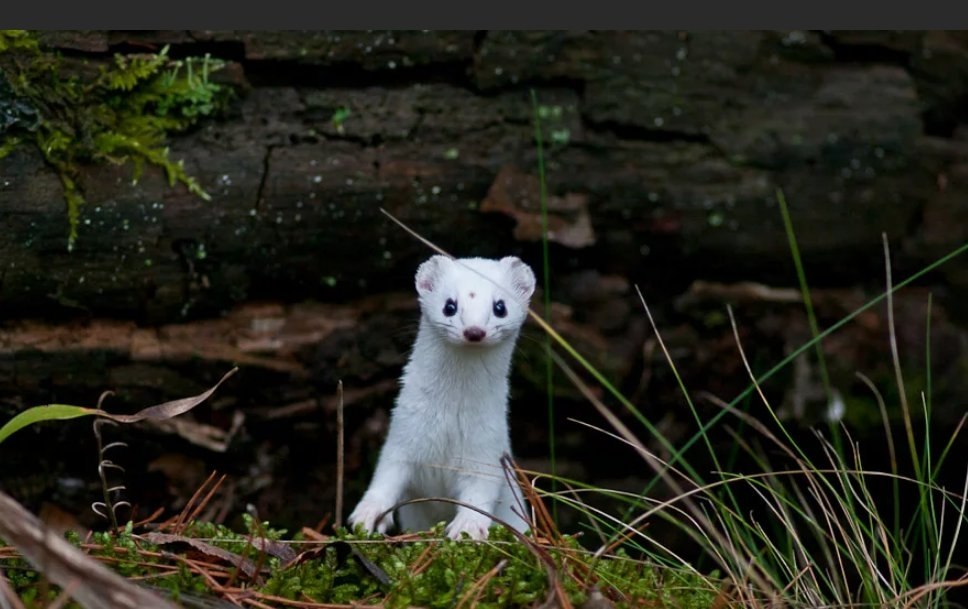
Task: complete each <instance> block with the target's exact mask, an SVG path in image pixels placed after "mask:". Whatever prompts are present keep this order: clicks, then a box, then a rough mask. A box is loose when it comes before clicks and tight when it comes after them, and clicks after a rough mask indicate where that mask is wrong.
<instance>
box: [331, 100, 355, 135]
mask: <svg viewBox="0 0 968 609" xmlns="http://www.w3.org/2000/svg"><path fill="white" fill-rule="evenodd" d="M351 114H352V112H351V111H350V109H349V108H347V107H345V106H340V107H339V108H337V109H336V110H334V111H333V116H331V117H330V119H329V122H330V123H332V124H333V127H335V128H336V132H337V133H339V134H340V135H342V134H343V123H345V122H346V119H348V118H349V117H350V115H351Z"/></svg>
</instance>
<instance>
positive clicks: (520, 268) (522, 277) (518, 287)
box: [501, 256, 535, 300]
mask: <svg viewBox="0 0 968 609" xmlns="http://www.w3.org/2000/svg"><path fill="white" fill-rule="evenodd" d="M501 266H503V267H504V269H505V272H506V273H507V276H508V279H509V280H510V287H511V289H512V290H513V291H514V293H515V294H517V295H518V296H519V297H520V298H522V299H523V300H528V299H529V298H531V295H532V294H534V284H535V279H534V271H532V270H531V267H530V266H528V265H527V264H525V263H524V261H523V260H521V259H520V258H518V257H517V256H505V257H504V258H501Z"/></svg>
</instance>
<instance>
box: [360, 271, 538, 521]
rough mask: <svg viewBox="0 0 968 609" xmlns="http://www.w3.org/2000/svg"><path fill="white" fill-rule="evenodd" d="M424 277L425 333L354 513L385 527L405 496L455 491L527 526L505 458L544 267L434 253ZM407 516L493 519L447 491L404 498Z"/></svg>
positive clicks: (402, 513)
mask: <svg viewBox="0 0 968 609" xmlns="http://www.w3.org/2000/svg"><path fill="white" fill-rule="evenodd" d="M416 287H417V294H418V295H419V301H420V312H421V315H420V327H419V329H418V331H417V339H416V341H415V342H414V345H413V351H412V352H411V354H410V360H409V362H408V363H407V365H406V366H405V367H404V369H403V376H402V377H401V379H400V384H401V388H400V394H399V395H398V396H397V401H396V406H395V407H394V409H393V412H392V414H391V418H390V430H389V432H388V435H387V439H386V442H385V444H384V445H383V450H382V451H381V453H380V458H379V461H378V462H377V466H376V471H375V472H374V474H373V480H372V481H371V482H370V486H369V488H368V489H367V491H366V493H365V494H364V495H363V498H362V499H361V500H360V502H359V504H357V506H356V509H354V510H353V513H352V514H351V515H350V518H349V522H350V524H351V525H356V524H360V525H362V526H363V528H365V529H366V530H367V531H373V530H376V531H379V532H381V533H385V532H386V530H387V528H388V527H389V526H391V525H392V524H393V516H392V514H387V515H386V516H385V517H384V518H383V519H382V520H380V521H379V522H377V519H378V518H379V517H380V516H381V514H383V513H384V512H385V511H386V510H388V509H390V508H391V507H393V506H394V505H395V504H396V503H398V502H399V501H403V500H407V499H416V498H419V497H448V498H452V499H457V500H459V501H462V502H465V503H468V504H470V505H473V506H476V507H478V508H480V509H481V510H483V511H485V512H487V513H489V514H493V515H494V516H496V517H497V518H500V519H501V520H504V521H505V522H508V523H509V524H510V525H511V526H513V527H514V528H515V529H517V530H519V531H522V532H523V531H525V530H526V529H527V528H528V524H527V522H526V521H525V520H524V519H523V518H522V517H521V515H519V514H520V513H522V512H523V510H524V509H525V503H524V501H523V499H522V497H521V492H520V489H519V488H518V487H517V485H516V483H511V484H509V482H508V479H507V477H506V476H505V474H504V471H503V469H502V467H501V463H500V459H501V456H502V455H503V454H505V453H508V454H510V452H511V446H510V437H509V434H508V373H509V372H510V368H511V355H512V353H513V351H514V345H515V343H516V342H517V338H518V334H519V332H520V330H521V325H522V324H523V323H524V321H525V319H526V318H527V307H528V301H529V299H530V298H531V294H532V293H534V288H535V278H534V273H533V272H532V271H531V267H529V266H528V265H527V264H525V263H524V262H522V261H521V260H520V259H519V258H516V257H514V256H508V257H505V258H502V259H500V260H487V259H484V258H462V259H456V260H454V259H451V258H448V257H445V256H433V257H431V258H430V259H429V260H427V261H426V262H424V263H423V264H421V265H420V267H419V268H418V269H417V276H416ZM512 478H513V477H512ZM398 517H399V522H400V526H401V528H403V529H406V530H426V529H428V528H430V527H431V526H433V525H434V524H436V523H438V522H440V521H449V524H448V525H447V535H448V536H450V537H452V538H459V537H460V534H461V533H467V534H468V535H469V536H470V537H471V538H472V539H483V538H486V537H487V532H488V528H489V527H490V525H491V524H492V521H491V519H490V518H489V517H488V516H485V515H483V514H481V513H479V512H477V511H474V510H471V509H468V508H466V507H462V506H461V507H455V505H454V504H453V503H445V502H439V501H438V502H422V503H414V504H409V505H405V506H402V507H400V509H399V510H398Z"/></svg>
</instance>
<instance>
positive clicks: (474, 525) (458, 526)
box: [447, 512, 491, 540]
mask: <svg viewBox="0 0 968 609" xmlns="http://www.w3.org/2000/svg"><path fill="white" fill-rule="evenodd" d="M490 526H491V519H490V518H488V517H487V516H484V515H483V514H478V513H477V512H470V513H467V512H458V513H457V515H456V516H454V519H453V520H451V521H450V524H448V525H447V537H450V538H451V539H460V534H461V533H467V535H468V537H470V538H471V539H477V540H480V539H487V529H488V527H490Z"/></svg>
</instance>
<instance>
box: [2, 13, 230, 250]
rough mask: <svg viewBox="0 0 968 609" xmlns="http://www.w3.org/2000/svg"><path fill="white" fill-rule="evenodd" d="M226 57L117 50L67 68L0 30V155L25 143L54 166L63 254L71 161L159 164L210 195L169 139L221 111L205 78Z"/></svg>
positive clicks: (71, 211)
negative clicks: (176, 156) (85, 65)
mask: <svg viewBox="0 0 968 609" xmlns="http://www.w3.org/2000/svg"><path fill="white" fill-rule="evenodd" d="M223 67H224V63H223V62H222V61H220V60H218V59H214V58H212V57H210V56H208V55H205V56H204V57H188V58H185V59H172V58H171V57H169V56H168V47H165V48H164V49H162V50H161V51H160V52H159V53H150V54H135V55H115V56H114V58H113V60H112V61H111V62H110V63H108V64H105V65H100V66H99V67H98V69H97V70H96V71H93V72H92V71H91V70H85V69H77V67H76V66H74V67H72V64H69V63H68V62H67V61H66V60H65V59H63V58H62V57H61V56H60V55H58V54H56V53H53V52H51V51H48V50H45V49H44V48H42V47H41V46H40V44H39V43H38V42H37V39H36V37H35V36H34V35H33V34H32V33H30V32H26V31H23V30H0V158H2V157H3V156H6V155H7V154H9V153H10V152H12V151H13V150H14V149H16V148H17V147H18V146H20V145H23V144H26V143H29V142H32V143H33V144H34V145H36V147H37V149H38V150H39V151H40V153H41V155H42V156H43V158H44V160H45V161H46V162H47V164H48V165H50V166H51V167H52V168H54V170H55V171H56V172H57V175H58V177H59V178H60V182H61V185H62V187H63V191H64V199H65V201H66V203H67V218H68V239H67V247H68V250H72V249H73V247H74V244H75V242H76V240H77V230H78V225H79V218H80V213H81V206H82V204H83V203H84V194H83V188H82V186H81V184H80V171H79V166H80V165H81V164H83V163H101V162H110V163H116V164H124V163H128V162H130V163H132V165H133V180H134V181H137V180H138V178H139V177H140V176H141V173H142V171H143V169H144V165H145V163H148V164H151V165H155V166H158V167H161V168H163V169H164V171H165V174H166V176H167V178H168V182H169V184H170V185H172V186H174V185H175V183H176V182H177V183H181V184H184V185H185V186H186V187H187V188H188V189H189V190H190V191H191V192H193V193H194V194H196V195H198V196H199V197H202V198H203V199H206V200H208V199H209V195H208V194H207V193H206V192H205V191H204V190H203V189H202V187H201V186H200V185H199V184H198V182H197V181H196V180H195V179H194V178H193V177H191V176H190V175H188V173H187V172H186V171H185V167H184V164H183V162H182V161H173V160H172V159H171V158H170V157H169V154H168V148H167V146H166V141H167V138H168V135H169V134H171V133H177V132H181V131H185V130H187V129H189V128H190V127H192V126H193V125H195V124H197V122H198V121H199V120H200V119H201V118H203V117H207V116H213V115H215V114H216V113H217V112H218V111H220V110H221V109H222V108H223V107H224V106H225V104H226V102H227V101H228V99H229V97H230V94H231V89H229V88H227V87H225V86H224V85H221V84H219V83H216V82H215V81H213V80H211V79H210V78H209V76H210V74H211V73H212V72H215V71H217V70H220V69H222V68H223Z"/></svg>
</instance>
